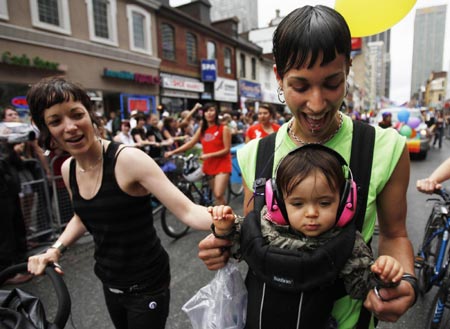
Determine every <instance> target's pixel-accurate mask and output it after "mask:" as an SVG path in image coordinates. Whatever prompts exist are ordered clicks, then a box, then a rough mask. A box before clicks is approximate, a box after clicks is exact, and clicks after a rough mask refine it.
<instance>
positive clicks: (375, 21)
mask: <svg viewBox="0 0 450 329" xmlns="http://www.w3.org/2000/svg"><path fill="white" fill-rule="evenodd" d="M415 3H416V0H336V3H335V9H336V10H337V11H338V12H339V13H340V14H341V15H342V16H344V18H345V20H346V21H347V24H348V26H349V27H350V32H351V35H352V37H353V38H358V37H366V36H369V35H374V34H378V33H381V32H383V31H386V30H388V29H389V28H391V27H392V26H394V25H395V24H396V23H398V22H399V21H400V20H402V18H403V17H405V16H406V15H407V14H408V13H409V11H410V10H411V9H412V8H413V7H414V4H415Z"/></svg>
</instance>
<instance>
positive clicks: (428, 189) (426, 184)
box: [416, 178, 442, 194]
mask: <svg viewBox="0 0 450 329" xmlns="http://www.w3.org/2000/svg"><path fill="white" fill-rule="evenodd" d="M416 187H417V190H418V191H420V192H422V193H427V194H432V193H433V192H434V191H435V190H439V189H441V188H442V185H441V184H439V183H438V182H436V181H435V180H433V179H430V178H424V179H419V180H418V181H417V183H416Z"/></svg>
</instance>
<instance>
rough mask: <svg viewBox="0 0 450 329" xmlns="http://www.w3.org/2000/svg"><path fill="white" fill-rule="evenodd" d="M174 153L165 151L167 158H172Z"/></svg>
mask: <svg viewBox="0 0 450 329" xmlns="http://www.w3.org/2000/svg"><path fill="white" fill-rule="evenodd" d="M172 155H173V152H172V151H167V152H165V153H164V157H165V158H170V157H171V156H172Z"/></svg>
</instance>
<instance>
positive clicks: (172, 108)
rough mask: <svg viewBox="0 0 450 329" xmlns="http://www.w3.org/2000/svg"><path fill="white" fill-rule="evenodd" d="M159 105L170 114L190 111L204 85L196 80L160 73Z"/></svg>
mask: <svg viewBox="0 0 450 329" xmlns="http://www.w3.org/2000/svg"><path fill="white" fill-rule="evenodd" d="M160 76H161V104H162V105H163V107H164V110H166V111H168V112H169V113H170V114H174V113H179V112H181V111H183V110H186V109H190V108H192V107H193V106H194V104H195V103H197V102H199V101H200V99H201V95H202V93H204V91H205V85H204V83H203V82H201V81H200V80H198V79H194V78H191V77H184V76H180V75H172V74H168V73H161V75H160Z"/></svg>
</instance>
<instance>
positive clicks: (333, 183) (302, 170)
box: [276, 148, 345, 198]
mask: <svg viewBox="0 0 450 329" xmlns="http://www.w3.org/2000/svg"><path fill="white" fill-rule="evenodd" d="M315 173H322V174H323V175H324V176H325V179H326V180H327V183H328V186H329V187H330V190H331V191H332V192H333V193H335V192H336V191H337V192H339V195H341V194H342V193H343V191H342V189H343V187H344V185H345V173H344V170H343V168H342V164H341V163H340V161H339V159H338V158H337V157H336V156H334V155H333V154H331V153H330V152H327V151H325V150H320V149H312V148H300V149H299V150H298V151H296V152H293V153H291V154H288V155H286V157H285V158H283V160H282V161H281V162H280V165H279V167H278V169H277V173H276V182H277V188H278V191H281V193H282V195H283V198H285V197H286V196H289V195H290V194H291V193H292V192H293V191H294V189H295V187H296V186H297V185H298V184H300V183H301V182H302V181H303V180H304V179H305V178H306V177H308V176H309V175H312V174H315Z"/></svg>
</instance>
